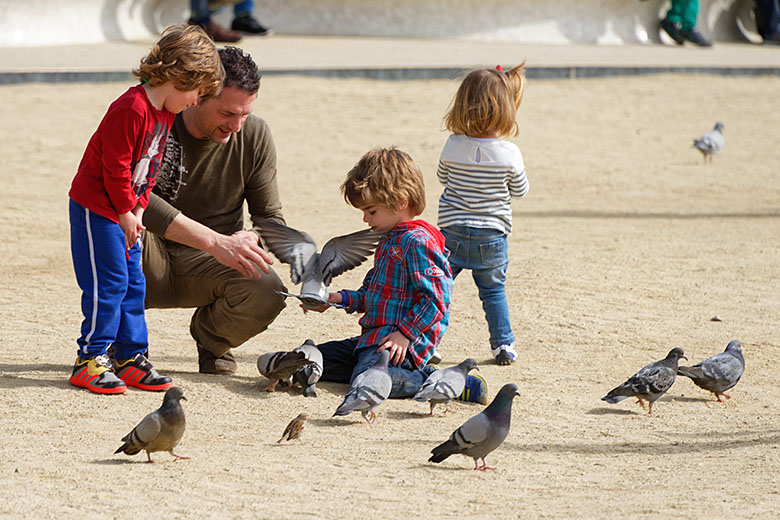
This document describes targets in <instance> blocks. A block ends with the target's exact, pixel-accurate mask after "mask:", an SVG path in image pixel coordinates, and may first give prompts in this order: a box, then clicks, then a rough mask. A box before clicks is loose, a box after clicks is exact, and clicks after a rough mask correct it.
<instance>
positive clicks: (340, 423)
mask: <svg viewBox="0 0 780 520" xmlns="http://www.w3.org/2000/svg"><path fill="white" fill-rule="evenodd" d="M353 415H354V416H355V418H354V419H351V418H347V417H341V418H338V419H337V418H336V417H329V418H327V419H317V418H311V417H310V418H309V420H308V422H310V423H311V424H312V425H314V426H329V427H333V426H337V427H344V426H352V425H354V424H361V423H362V424H364V425H365V426H371V425H370V424H366V421H364V420H363V417H362V416H361V415H360V412H354V414H353ZM358 418H359V419H360V421H358V420H356V419H358Z"/></svg>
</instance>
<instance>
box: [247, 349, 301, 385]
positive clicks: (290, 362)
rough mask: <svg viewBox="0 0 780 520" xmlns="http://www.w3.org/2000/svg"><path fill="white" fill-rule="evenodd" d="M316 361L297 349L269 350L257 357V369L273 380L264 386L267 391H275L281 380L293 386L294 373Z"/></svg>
mask: <svg viewBox="0 0 780 520" xmlns="http://www.w3.org/2000/svg"><path fill="white" fill-rule="evenodd" d="M312 363H314V361H311V360H309V359H306V354H305V353H304V352H300V351H297V350H293V351H288V352H284V351H279V352H268V353H266V354H263V355H261V356H260V357H259V358H257V370H258V371H260V373H261V374H262V375H264V376H265V377H267V378H268V379H270V380H271V382H270V383H268V385H267V386H266V387H265V388H263V391H265V392H273V391H274V390H275V389H276V385H277V384H279V383H280V382H281V383H283V384H286V385H287V386H291V380H292V375H293V374H294V373H296V372H297V371H298V370H300V369H301V368H303V367H304V366H306V365H311V364H312Z"/></svg>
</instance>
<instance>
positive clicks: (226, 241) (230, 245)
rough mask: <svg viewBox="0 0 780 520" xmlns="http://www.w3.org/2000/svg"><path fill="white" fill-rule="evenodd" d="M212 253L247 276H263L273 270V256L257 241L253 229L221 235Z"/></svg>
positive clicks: (223, 262)
mask: <svg viewBox="0 0 780 520" xmlns="http://www.w3.org/2000/svg"><path fill="white" fill-rule="evenodd" d="M209 253H211V255H212V256H213V257H214V258H216V259H217V261H218V262H219V263H221V264H224V265H226V266H228V267H232V268H233V269H235V270H236V271H238V272H239V273H241V274H242V275H244V276H245V277H247V278H258V279H259V278H261V277H262V276H263V273H265V274H268V272H269V271H270V270H271V268H270V267H269V265H271V264H273V263H274V260H273V258H271V255H269V254H268V253H267V252H266V251H265V250H264V249H263V248H262V247H260V245H259V244H258V242H257V235H256V234H255V233H253V232H251V231H238V232H236V233H233V234H232V235H219V239H218V240H217V243H216V245H215V246H214V248H213V250H212V251H209ZM260 271H262V272H263V273H261V272H260Z"/></svg>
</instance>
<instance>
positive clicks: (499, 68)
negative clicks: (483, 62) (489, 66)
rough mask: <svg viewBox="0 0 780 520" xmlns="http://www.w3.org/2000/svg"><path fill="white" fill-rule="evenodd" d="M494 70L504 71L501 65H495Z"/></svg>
mask: <svg viewBox="0 0 780 520" xmlns="http://www.w3.org/2000/svg"><path fill="white" fill-rule="evenodd" d="M496 70H497V71H498V72H506V71H505V70H504V69H503V68H502V67H501V65H496Z"/></svg>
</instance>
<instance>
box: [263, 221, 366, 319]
mask: <svg viewBox="0 0 780 520" xmlns="http://www.w3.org/2000/svg"><path fill="white" fill-rule="evenodd" d="M259 229H260V234H261V235H262V236H263V240H264V241H265V243H266V245H267V246H268V250H269V251H271V252H272V253H273V254H274V255H276V257H277V258H278V259H279V260H281V261H282V262H284V263H285V264H290V279H291V280H292V283H293V284H295V285H298V284H299V283H302V285H301V294H290V293H285V292H282V291H278V292H279V294H283V295H284V296H291V297H294V298H298V299H299V300H301V302H302V303H303V308H304V310H305V309H316V308H318V307H322V306H323V305H331V304H330V303H329V302H328V286H329V285H330V282H331V281H332V280H333V278H335V277H336V276H338V275H340V274H341V273H343V272H346V271H349V270H350V269H353V268H355V267H357V266H359V265H360V264H362V263H363V262H365V261H366V258H367V257H368V256H370V255H371V254H372V253H373V252H374V249H376V246H377V243H378V242H379V235H378V234H377V233H375V232H373V231H371V230H370V229H364V230H362V231H357V232H355V233H350V234H349V235H343V236H338V237H335V238H331V239H330V240H328V242H327V243H326V244H325V246H324V247H323V248H322V252H320V253H318V252H317V244H315V242H314V240H313V239H312V238H311V237H310V236H309V235H308V234H306V233H304V232H302V231H298V230H296V229H293V228H291V227H287V226H285V225H283V224H279V223H278V222H273V221H270V220H267V221H265V222H263V223H262V224H260V225H259Z"/></svg>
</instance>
